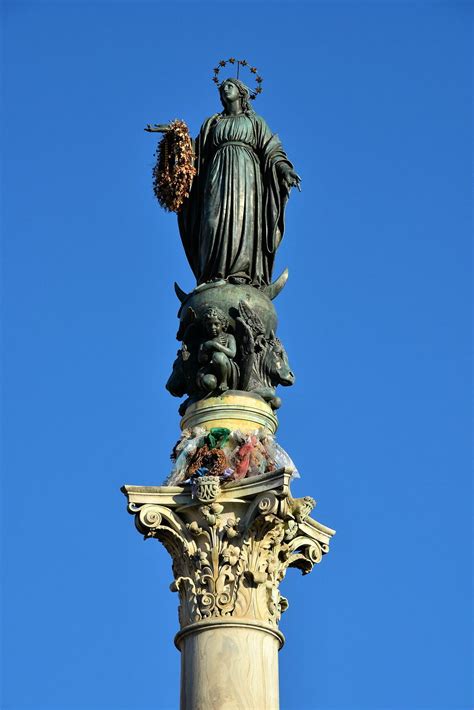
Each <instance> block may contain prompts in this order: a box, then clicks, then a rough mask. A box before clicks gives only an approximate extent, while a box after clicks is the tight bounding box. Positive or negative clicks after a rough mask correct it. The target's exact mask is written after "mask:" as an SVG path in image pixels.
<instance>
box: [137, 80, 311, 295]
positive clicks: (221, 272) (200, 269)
mask: <svg viewBox="0 0 474 710" xmlns="http://www.w3.org/2000/svg"><path fill="white" fill-rule="evenodd" d="M219 93H220V98H221V102H222V105H223V108H224V110H223V111H222V112H221V113H217V114H214V115H213V116H211V117H210V118H208V119H207V120H206V121H205V122H204V124H203V125H202V128H201V130H200V133H199V136H198V138H197V139H196V141H195V142H194V153H195V169H196V174H195V176H194V178H193V182H192V187H191V191H190V195H189V197H188V198H187V199H185V200H184V202H183V205H182V207H181V209H180V210H179V212H178V224H179V230H180V234H181V239H182V242H183V246H184V250H185V252H186V256H187V259H188V261H189V264H190V266H191V268H192V270H193V273H194V275H195V277H196V281H197V283H198V284H202V283H206V282H209V281H212V280H214V279H226V280H228V281H229V282H230V283H249V284H251V285H253V286H257V287H259V286H264V285H268V284H269V283H270V281H271V277H272V270H273V262H274V258H275V252H276V250H277V248H278V246H279V244H280V242H281V239H282V237H283V232H284V213H285V206H286V202H287V199H288V195H289V193H290V190H291V188H292V187H298V188H299V186H300V178H299V176H298V175H297V174H296V172H295V171H294V169H293V166H292V164H291V163H290V161H289V160H288V158H287V156H286V153H285V152H284V150H283V146H282V144H281V142H280V140H279V138H278V136H277V135H276V134H274V133H272V132H271V130H270V128H269V127H268V125H267V124H266V122H265V120H264V119H263V118H262V117H261V116H259V115H258V114H256V113H255V112H254V111H253V109H252V107H251V105H250V99H249V96H250V90H249V89H248V88H247V87H246V86H245V84H243V83H242V82H241V81H240V80H239V79H235V78H229V79H226V80H225V81H224V82H223V83H222V84H221V85H220V86H219ZM145 130H147V131H160V132H166V131H167V130H168V126H167V125H155V126H154V127H152V126H150V125H148V126H147V127H146V129H145Z"/></svg>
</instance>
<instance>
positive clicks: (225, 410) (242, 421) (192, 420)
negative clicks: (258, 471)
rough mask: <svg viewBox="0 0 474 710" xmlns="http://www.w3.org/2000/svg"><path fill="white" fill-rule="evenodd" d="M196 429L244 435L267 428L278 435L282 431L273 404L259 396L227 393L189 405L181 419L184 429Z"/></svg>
mask: <svg viewBox="0 0 474 710" xmlns="http://www.w3.org/2000/svg"><path fill="white" fill-rule="evenodd" d="M195 426H202V427H204V428H205V429H211V428H212V427H227V428H228V429H238V430H240V431H242V432H243V433H248V432H250V431H254V430H255V429H260V428H265V429H267V430H268V431H269V432H270V434H274V433H275V432H276V430H277V428H278V419H277V417H276V415H275V414H274V412H273V411H272V408H271V407H270V405H269V404H267V403H266V402H264V401H263V400H259V399H258V398H257V397H252V396H251V395H248V396H246V395H243V394H224V395H222V396H221V397H209V398H208V399H202V400H200V401H199V402H196V403H195V404H191V405H189V407H188V408H187V410H186V414H185V415H184V416H183V418H182V419H181V429H192V428H193V427H195Z"/></svg>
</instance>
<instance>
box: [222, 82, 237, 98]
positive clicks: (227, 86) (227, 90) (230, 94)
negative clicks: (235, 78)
mask: <svg viewBox="0 0 474 710" xmlns="http://www.w3.org/2000/svg"><path fill="white" fill-rule="evenodd" d="M221 95H222V97H223V98H224V99H225V101H236V100H237V99H238V98H239V96H240V94H239V90H238V88H237V87H236V85H235V84H234V83H232V82H231V81H224V83H223V84H222V86H221Z"/></svg>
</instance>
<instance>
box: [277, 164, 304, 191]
mask: <svg viewBox="0 0 474 710" xmlns="http://www.w3.org/2000/svg"><path fill="white" fill-rule="evenodd" d="M281 182H282V185H283V187H284V188H285V190H286V191H287V193H288V194H289V193H290V190H291V188H292V187H297V188H298V190H299V191H300V192H301V178H300V176H299V175H298V173H295V171H294V170H293V169H292V168H289V167H287V169H286V170H285V171H284V172H283V173H282V175H281Z"/></svg>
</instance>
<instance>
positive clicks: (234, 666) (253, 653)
mask: <svg viewBox="0 0 474 710" xmlns="http://www.w3.org/2000/svg"><path fill="white" fill-rule="evenodd" d="M180 648H181V710H278V707H279V702H278V648H279V639H278V638H277V636H276V635H275V634H272V633H269V632H268V631H267V630H265V629H264V628H262V629H259V628H258V627H257V626H254V627H252V626H247V627H246V626H245V625H241V626H237V625H233V626H223V625H222V624H221V625H219V624H214V625H213V624H212V623H209V625H206V627H205V630H202V631H200V632H199V631H198V632H196V631H194V632H193V633H190V634H189V635H186V636H184V638H182V639H181V641H180Z"/></svg>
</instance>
